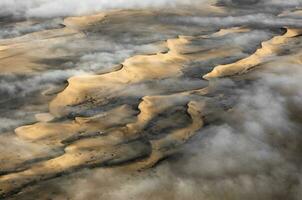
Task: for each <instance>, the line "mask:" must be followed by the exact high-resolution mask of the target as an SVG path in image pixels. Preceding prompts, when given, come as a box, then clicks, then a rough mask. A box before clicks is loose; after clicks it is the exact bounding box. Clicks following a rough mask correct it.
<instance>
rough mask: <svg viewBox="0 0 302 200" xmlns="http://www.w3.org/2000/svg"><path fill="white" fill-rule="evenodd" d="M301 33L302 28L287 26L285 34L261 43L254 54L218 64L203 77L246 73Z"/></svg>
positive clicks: (209, 77)
mask: <svg viewBox="0 0 302 200" xmlns="http://www.w3.org/2000/svg"><path fill="white" fill-rule="evenodd" d="M301 34H302V30H301V29H290V28H287V31H286V33H285V34H284V35H282V36H276V37H274V38H273V39H271V40H269V41H266V42H263V43H262V44H261V46H262V47H261V48H260V49H258V50H257V51H256V52H255V53H254V54H253V55H251V56H249V57H247V58H244V59H242V60H239V61H238V62H235V63H231V64H227V65H218V66H216V67H215V68H214V69H213V71H211V72H210V73H208V74H206V75H204V76H203V78H204V79H207V80H209V79H211V78H220V77H225V76H232V75H236V74H242V73H245V72H247V71H248V70H250V69H251V68H253V67H255V66H257V65H259V64H260V63H261V62H263V61H265V59H267V58H269V56H273V55H274V53H275V52H276V51H277V50H278V49H279V48H280V46H281V45H283V44H285V43H286V42H287V41H288V40H289V39H290V38H293V37H296V36H299V35H301Z"/></svg>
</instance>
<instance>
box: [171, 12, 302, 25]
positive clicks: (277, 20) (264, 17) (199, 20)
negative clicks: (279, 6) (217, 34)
mask: <svg viewBox="0 0 302 200" xmlns="http://www.w3.org/2000/svg"><path fill="white" fill-rule="evenodd" d="M172 23H173V20H172ZM174 23H185V24H195V25H198V26H202V27H207V26H212V27H220V28H221V27H233V26H252V27H256V28H257V27H258V28H280V27H284V26H288V27H301V26H302V25H301V23H300V20H299V19H292V18H282V17H276V16H274V15H272V14H266V13H257V14H248V15H235V16H224V17H177V18H175V19H174Z"/></svg>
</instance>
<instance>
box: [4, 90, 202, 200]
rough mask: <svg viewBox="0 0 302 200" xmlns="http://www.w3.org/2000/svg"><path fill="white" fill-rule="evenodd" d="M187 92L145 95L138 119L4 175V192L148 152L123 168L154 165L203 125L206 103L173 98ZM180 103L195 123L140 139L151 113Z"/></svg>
mask: <svg viewBox="0 0 302 200" xmlns="http://www.w3.org/2000/svg"><path fill="white" fill-rule="evenodd" d="M183 95H188V94H178V95H171V96H158V97H156V96H154V97H146V98H144V100H143V101H142V102H141V103H140V106H139V108H140V110H141V113H140V114H139V115H138V117H137V120H136V122H134V123H130V124H127V125H126V126H125V127H124V128H122V129H120V130H118V129H117V130H113V131H112V132H111V133H110V134H108V135H104V136H97V137H95V138H87V139H82V140H79V141H75V142H74V143H72V144H70V145H68V146H66V148H65V153H64V154H63V155H62V156H59V157H56V158H53V159H50V160H47V161H44V162H41V163H38V164H35V165H33V166H32V167H30V168H29V169H26V170H24V171H21V172H17V173H11V174H8V175H4V176H2V177H1V178H0V189H1V190H0V191H1V192H0V194H1V195H2V196H6V195H9V194H11V193H13V192H17V191H18V190H20V189H21V188H22V187H25V186H26V185H28V184H31V183H33V182H37V181H41V180H45V179H49V178H52V177H56V176H58V175H60V174H62V173H68V172H70V170H75V169H79V168H82V167H88V166H94V165H98V166H102V165H104V166H110V165H116V164H119V163H123V162H127V161H129V160H135V159H139V158H143V157H146V156H148V157H147V158H145V159H143V160H138V161H137V163H136V162H134V163H131V164H126V165H124V166H122V168H125V169H131V170H134V169H142V168H147V167H151V166H153V165H154V164H155V163H156V162H157V161H158V160H160V159H162V158H164V157H165V156H167V155H169V154H171V153H172V152H173V151H174V150H175V148H176V146H179V145H181V144H182V143H184V142H185V141H187V140H188V139H189V138H190V137H192V136H193V135H194V134H195V132H196V130H198V129H200V128H201V127H202V125H203V121H202V113H203V109H204V107H205V104H204V103H200V102H194V101H190V102H188V103H186V102H187V101H188V100H186V99H182V98H180V99H181V100H180V101H178V102H173V100H172V99H173V98H175V97H177V96H178V97H182V96H183ZM171 102H173V103H171ZM158 103H160V104H161V107H160V108H158V106H157V105H158ZM179 104H181V105H187V106H188V109H187V113H188V114H189V116H190V117H191V123H190V124H189V125H188V126H187V127H184V128H180V129H177V130H175V131H172V133H170V134H168V135H167V136H166V137H163V138H162V139H158V140H153V141H150V143H146V142H144V141H143V140H141V139H139V138H140V131H141V130H142V129H143V128H144V127H145V126H146V124H147V123H148V121H149V120H151V118H150V116H152V115H153V116H154V115H156V114H157V113H161V112H163V111H164V110H166V109H167V108H169V107H171V106H175V105H179ZM123 109H126V108H123ZM114 113H116V112H114ZM114 113H112V114H114ZM146 115H147V116H146ZM88 121H89V120H88ZM90 125H91V124H90ZM27 128H30V127H24V128H20V129H17V130H16V132H17V134H18V135H20V136H23V137H26V134H25V133H27V130H26V129H27ZM39 131H41V129H39ZM30 132H31V133H33V130H30ZM24 134H25V135H24ZM129 134H130V135H129ZM27 139H29V138H27ZM30 139H37V138H30ZM125 142H126V143H125Z"/></svg>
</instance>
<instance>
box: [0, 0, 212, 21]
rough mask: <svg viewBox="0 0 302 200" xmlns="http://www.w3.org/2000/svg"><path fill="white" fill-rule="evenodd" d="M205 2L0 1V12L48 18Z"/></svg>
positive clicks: (103, 0) (150, 0) (123, 0)
mask: <svg viewBox="0 0 302 200" xmlns="http://www.w3.org/2000/svg"><path fill="white" fill-rule="evenodd" d="M205 1H206V0H197V1H193V0H144V1H141V0H115V1H109V0H85V1H81V0H2V1H1V2H0V11H2V13H3V12H4V13H7V14H14V15H25V16H28V17H47V18H48V17H55V16H67V15H82V14H87V13H93V12H98V11H103V10H111V9H137V8H150V7H151V8H158V7H165V8H167V7H175V6H176V5H190V4H192V3H198V2H199V3H201V2H205Z"/></svg>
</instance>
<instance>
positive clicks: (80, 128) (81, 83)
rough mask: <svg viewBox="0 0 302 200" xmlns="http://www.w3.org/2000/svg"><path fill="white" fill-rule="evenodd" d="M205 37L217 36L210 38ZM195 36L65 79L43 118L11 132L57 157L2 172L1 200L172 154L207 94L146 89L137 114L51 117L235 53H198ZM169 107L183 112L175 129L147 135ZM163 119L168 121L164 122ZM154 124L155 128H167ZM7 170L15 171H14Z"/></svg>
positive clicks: (119, 110)
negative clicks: (62, 179) (68, 177)
mask: <svg viewBox="0 0 302 200" xmlns="http://www.w3.org/2000/svg"><path fill="white" fill-rule="evenodd" d="M236 31H237V30H236ZM229 33H232V31H224V33H222V34H220V36H223V35H224V34H229ZM205 37H208V36H205ZM213 37H219V36H217V34H216V35H213ZM196 38H198V37H186V36H180V37H179V38H176V39H170V40H168V41H167V42H166V45H167V47H168V48H169V52H168V53H158V54H155V55H137V56H134V57H131V58H129V59H127V60H125V62H124V63H123V68H122V69H121V70H119V71H116V72H110V73H107V74H103V75H86V76H78V77H72V78H70V79H69V85H68V87H67V88H66V89H65V90H63V92H61V93H60V94H59V95H58V96H57V97H56V98H55V99H54V100H53V101H52V102H51V103H50V114H46V113H44V114H41V115H38V116H37V117H38V118H39V119H40V122H38V123H35V124H32V125H28V126H23V127H20V128H17V129H16V130H15V132H16V135H17V136H18V137H19V138H20V139H22V140H26V141H30V142H33V143H36V144H42V145H47V146H49V147H50V148H52V149H59V150H61V151H62V153H61V154H60V155H55V156H54V157H53V158H49V159H46V160H44V161H40V162H34V163H32V164H31V165H29V166H27V167H26V168H25V169H23V170H21V171H15V172H14V169H12V168H10V169H9V170H8V171H11V172H10V173H8V174H6V175H3V176H1V177H0V195H1V196H2V197H5V196H9V195H11V194H14V193H15V192H18V191H20V190H21V189H22V188H23V187H26V186H28V185H30V184H32V183H36V182H39V181H42V180H47V179H50V178H54V177H56V176H59V175H62V174H65V173H70V172H72V171H74V170H79V169H81V168H87V167H97V166H102V167H115V168H121V169H123V170H140V169H146V168H149V167H152V166H154V165H155V164H156V163H157V162H158V161H159V160H161V159H163V158H165V157H167V156H169V155H171V154H173V152H175V151H177V149H178V148H179V147H181V145H182V144H183V143H185V142H186V141H187V140H188V139H190V138H191V137H192V136H193V135H194V134H196V132H197V131H198V130H199V129H200V128H202V126H203V124H204V122H203V117H204V115H206V114H207V111H206V112H205V111H204V110H206V109H207V107H208V105H207V104H208V103H207V98H205V97H203V95H204V94H206V93H207V89H206V88H203V87H201V88H200V89H198V90H189V91H186V92H176V93H174V94H171V95H152V93H151V95H148V93H149V91H146V93H144V92H142V93H141V95H142V100H141V101H140V102H139V104H138V107H137V108H138V109H139V112H138V111H137V110H136V109H135V107H133V105H132V106H131V105H130V106H129V105H126V104H124V105H121V106H118V107H115V108H112V109H110V110H108V111H106V112H102V113H101V114H96V115H93V116H90V117H75V118H74V119H73V120H66V121H55V120H54V121H52V120H53V117H57V118H58V117H64V116H65V115H69V114H70V111H69V108H70V107H71V105H75V106H77V105H81V104H82V103H84V104H85V103H87V102H92V103H94V104H97V105H99V106H101V105H103V104H106V103H107V102H108V101H110V98H114V97H116V96H120V97H123V95H125V94H124V93H123V92H122V91H123V90H124V89H125V88H127V87H129V86H130V85H131V84H138V83H140V82H144V81H151V80H160V79H164V78H169V77H173V78H177V77H180V76H182V75H183V70H184V69H185V64H186V63H187V62H191V61H193V60H194V61H196V60H197V61H204V60H208V59H213V58H216V57H221V58H223V57H225V56H231V55H233V54H240V53H241V50H240V48H237V47H236V46H235V47H234V49H233V50H228V51H226V50H225V49H224V48H223V47H222V48H217V49H215V50H214V51H213V50H210V51H208V50H207V51H204V48H205V47H203V46H201V47H194V46H192V47H194V48H191V46H190V45H191V43H193V42H194V40H195V39H196ZM188 45H189V47H190V48H188ZM159 93H160V92H159ZM108 99H109V100H108ZM173 109H179V110H176V111H175V112H176V113H177V112H184V113H183V114H182V115H181V116H182V118H183V121H182V122H181V123H180V126H179V127H175V128H172V129H171V131H169V132H164V133H163V135H159V136H155V135H153V133H152V134H151V133H149V132H148V128H149V127H150V126H154V125H152V124H153V120H156V119H157V118H158V117H159V116H160V115H163V114H165V113H166V112H168V111H170V110H173ZM186 116H188V119H187V117H186ZM169 117H173V115H171V116H167V117H166V118H169ZM48 121H49V122H48ZM158 123H159V124H160V123H161V122H158ZM158 123H156V124H155V126H156V125H157V124H158ZM162 123H163V124H162V126H166V125H167V124H165V123H164V122H162ZM168 125H169V124H168ZM157 129H158V130H157ZM155 130H157V132H159V133H160V132H161V129H160V127H155ZM168 130H170V129H168ZM144 132H145V134H147V135H145V134H144ZM150 134H151V135H150ZM21 164H22V163H21ZM15 168H16V169H18V168H20V166H19V165H16V166H15Z"/></svg>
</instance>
